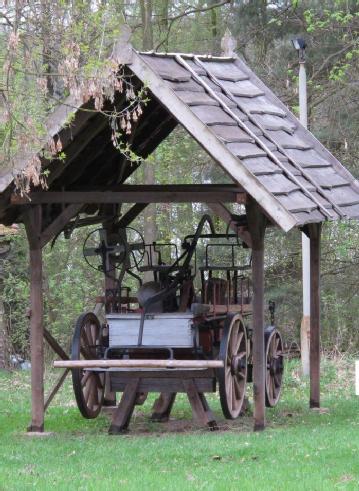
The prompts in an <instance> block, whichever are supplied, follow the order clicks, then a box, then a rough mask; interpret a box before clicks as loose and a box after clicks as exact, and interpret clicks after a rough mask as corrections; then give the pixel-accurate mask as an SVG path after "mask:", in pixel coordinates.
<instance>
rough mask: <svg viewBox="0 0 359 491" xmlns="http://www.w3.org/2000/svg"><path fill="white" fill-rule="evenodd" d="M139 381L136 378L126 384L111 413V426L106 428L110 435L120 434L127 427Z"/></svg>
mask: <svg viewBox="0 0 359 491" xmlns="http://www.w3.org/2000/svg"><path fill="white" fill-rule="evenodd" d="M139 383H140V379H138V378H136V379H133V380H131V381H130V382H129V383H128V384H127V385H126V387H125V390H124V391H123V394H122V397H121V400H120V403H119V405H118V407H117V409H116V410H115V411H114V413H113V415H112V421H111V426H110V428H109V430H108V432H109V434H110V435H120V434H121V433H124V432H126V430H127V429H128V426H129V424H130V420H131V416H132V413H133V410H134V408H135V404H136V398H137V387H138V385H139Z"/></svg>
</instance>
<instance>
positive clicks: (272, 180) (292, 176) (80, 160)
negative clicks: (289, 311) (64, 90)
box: [0, 47, 359, 231]
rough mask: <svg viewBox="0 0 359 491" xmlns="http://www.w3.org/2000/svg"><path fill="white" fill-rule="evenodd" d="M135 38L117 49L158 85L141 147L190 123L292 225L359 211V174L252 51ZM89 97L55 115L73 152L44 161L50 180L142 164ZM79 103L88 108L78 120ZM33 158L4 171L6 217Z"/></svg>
mask: <svg viewBox="0 0 359 491" xmlns="http://www.w3.org/2000/svg"><path fill="white" fill-rule="evenodd" d="M125 48H126V49H127V51H126V61H123V62H121V61H120V59H118V58H117V55H116V61H118V62H119V63H125V64H126V65H127V70H128V71H129V72H130V73H132V74H133V75H135V80H136V83H138V84H145V85H146V86H147V87H148V94H149V102H148V104H147V105H146V107H145V108H144V111H143V114H142V116H141V121H140V122H139V123H140V124H139V125H138V127H137V128H135V130H134V133H133V134H132V135H131V142H132V143H131V148H132V150H133V151H134V152H135V153H137V154H138V155H140V156H141V157H144V158H146V157H147V156H148V155H149V154H150V153H151V152H152V151H153V150H154V149H155V148H156V147H157V146H158V145H159V143H160V142H161V141H162V140H163V139H164V138H166V137H167V135H168V134H169V133H170V132H171V131H172V130H173V129H174V127H175V126H176V124H178V123H180V124H182V125H183V126H184V127H185V128H186V129H187V130H188V132H189V133H190V134H191V135H192V136H193V137H194V138H195V139H196V140H197V141H198V143H199V144H200V145H201V146H202V147H203V148H204V149H205V150H206V152H207V153H208V154H209V155H210V156H211V157H213V159H214V160H215V161H216V162H217V163H219V164H220V165H221V166H222V167H223V169H224V170H225V171H226V172H227V173H228V174H229V176H230V177H231V178H232V179H233V181H234V182H237V183H239V184H240V185H241V187H242V188H243V189H244V190H245V191H246V192H247V193H248V195H250V196H251V197H252V198H253V199H254V200H256V201H257V203H258V204H259V205H260V206H261V207H262V209H263V210H264V211H265V213H266V214H267V216H268V217H269V218H270V219H271V221H272V222H273V223H275V224H277V225H278V226H280V227H281V228H282V229H283V230H285V231H287V230H289V229H291V228H292V227H295V226H302V225H305V224H306V223H313V222H321V221H324V220H328V219H329V220H335V219H339V218H344V217H348V218H359V184H358V182H357V181H356V180H355V179H354V177H353V176H352V175H351V174H350V173H349V172H348V171H347V170H346V169H345V168H344V167H343V166H342V165H341V164H340V163H339V162H338V161H337V160H336V158H335V157H334V156H333V155H332V154H331V153H330V152H329V151H328V150H326V149H325V148H324V147H323V145H322V144H321V143H320V142H319V141H318V140H317V139H316V138H315V137H314V136H313V135H312V134H311V133H310V132H309V131H307V130H306V129H305V128H304V127H303V126H302V125H301V124H300V123H299V121H298V120H297V118H296V117H295V116H294V115H293V114H292V113H291V112H290V111H289V110H288V108H287V107H286V106H285V105H284V104H282V102H281V101H280V100H279V99H278V98H277V97H276V96H275V95H274V94H273V93H272V92H271V91H270V90H269V89H268V87H266V86H265V84H263V82H261V81H260V80H259V79H258V77H257V76H256V75H255V74H254V73H253V72H252V71H251V70H250V68H249V67H248V66H247V65H246V64H245V63H244V62H243V61H241V60H240V59H238V58H220V57H216V58H214V57H204V56H195V55H184V54H159V53H138V52H136V51H134V50H133V49H132V48H131V49H128V47H125ZM131 53H132V55H131ZM129 55H131V57H130V56H129ZM130 58H131V59H130ZM80 99H81V98H80ZM118 100H121V98H120V97H119V98H118ZM117 102H118V101H117ZM81 104H82V103H81V102H80V103H78V102H76V100H73V98H71V97H70V98H69V100H68V101H65V103H64V104H63V105H62V106H59V107H58V108H57V109H56V111H55V112H54V113H53V114H52V115H51V116H50V117H49V121H48V129H49V136H52V137H53V136H56V138H60V140H61V142H62V145H63V149H64V152H65V154H66V158H65V160H64V161H62V162H61V164H60V165H59V162H58V161H56V159H54V160H53V161H46V162H45V161H44V162H43V165H44V166H46V167H48V168H49V170H50V176H49V184H50V190H59V189H61V190H63V189H66V190H76V189H79V187H81V186H83V185H87V186H91V185H92V186H96V187H97V188H99V187H101V189H106V186H111V185H114V184H118V183H120V182H123V180H124V179H126V177H128V176H129V175H130V174H131V172H133V170H134V168H135V167H134V166H132V167H131V166H128V165H127V164H128V162H127V161H126V158H125V156H123V155H120V154H119V152H118V151H117V150H116V149H115V148H114V146H113V144H112V141H111V132H110V129H109V127H108V124H107V120H106V118H105V117H104V116H103V115H101V114H97V113H94V112H86V111H81V110H79V109H82V108H83V107H82V105H81ZM89 104H90V102H89V103H87V105H86V106H85V109H87V108H88V106H89ZM123 104H125V102H123ZM74 106H76V107H78V108H79V109H78V110H77V111H75V116H74V118H73V122H72V124H71V125H70V126H69V125H66V122H67V121H68V113H69V112H72V111H73V107H74ZM117 108H118V107H117ZM47 139H48V137H46V139H45V140H44V143H45V142H46V141H47ZM30 158H31V155H19V159H18V165H17V166H16V171H12V172H7V173H3V174H2V175H1V176H0V193H1V194H0V220H2V221H3V222H4V223H12V221H16V220H17V219H18V217H19V213H20V212H19V210H17V209H16V207H14V206H12V205H11V202H10V199H9V197H10V195H11V192H12V189H13V184H12V180H13V176H14V173H16V172H21V170H22V169H24V168H25V167H26V163H27V160H30ZM126 165H127V167H126ZM124 169H125V170H124ZM93 209H94V208H93V207H91V210H92V213H93V212H94V211H93ZM84 211H86V210H84ZM58 212H59V211H58V207H56V206H55V205H54V206H53V207H52V208H51V210H50V211H49V209H48V212H47V213H48V215H49V217H50V215H51V217H52V218H54V216H56V215H57V214H58ZM51 217H50V218H51ZM50 218H49V220H50Z"/></svg>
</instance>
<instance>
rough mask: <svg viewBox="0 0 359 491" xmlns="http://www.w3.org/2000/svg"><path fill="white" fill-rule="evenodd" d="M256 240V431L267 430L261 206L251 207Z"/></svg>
mask: <svg viewBox="0 0 359 491" xmlns="http://www.w3.org/2000/svg"><path fill="white" fill-rule="evenodd" d="M247 217H248V228H249V232H250V234H251V238H252V284H253V399H254V431H261V430H264V428H265V380H266V377H265V370H266V364H265V346H264V236H265V228H266V221H267V219H266V218H265V216H264V215H263V213H262V212H261V210H260V208H259V207H258V205H257V204H256V203H255V202H253V201H250V203H249V204H248V205H247Z"/></svg>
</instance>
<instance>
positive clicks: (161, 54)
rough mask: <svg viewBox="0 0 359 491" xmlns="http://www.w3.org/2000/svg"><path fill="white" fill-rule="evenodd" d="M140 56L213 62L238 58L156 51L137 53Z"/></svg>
mask: <svg viewBox="0 0 359 491" xmlns="http://www.w3.org/2000/svg"><path fill="white" fill-rule="evenodd" d="M137 53H138V54H139V55H147V56H158V57H163V58H166V57H167V58H174V57H176V56H181V57H183V58H189V59H193V58H195V57H198V58H203V59H205V60H211V61H224V62H225V61H235V60H236V59H237V57H235V56H214V55H210V54H208V55H197V54H194V53H178V52H177V53H174V52H165V51H155V50H153V49H152V50H150V51H137Z"/></svg>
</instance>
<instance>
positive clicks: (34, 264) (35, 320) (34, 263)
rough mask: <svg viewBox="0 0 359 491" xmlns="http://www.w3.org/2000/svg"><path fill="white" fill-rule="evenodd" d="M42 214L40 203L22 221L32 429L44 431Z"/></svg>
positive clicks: (32, 430)
mask: <svg viewBox="0 0 359 491" xmlns="http://www.w3.org/2000/svg"><path fill="white" fill-rule="evenodd" d="M41 217H42V210H41V206H35V207H31V209H30V210H29V212H28V216H27V219H26V220H25V226H26V233H27V237H28V241H29V246H30V304H31V307H30V351H31V404H32V406H31V407H32V409H31V412H32V415H31V424H30V426H29V428H28V431H31V432H42V431H44V413H45V409H44V343H43V320H44V319H43V317H44V312H43V293H42V249H41V245H40V233H41Z"/></svg>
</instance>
